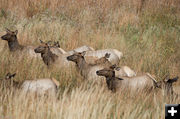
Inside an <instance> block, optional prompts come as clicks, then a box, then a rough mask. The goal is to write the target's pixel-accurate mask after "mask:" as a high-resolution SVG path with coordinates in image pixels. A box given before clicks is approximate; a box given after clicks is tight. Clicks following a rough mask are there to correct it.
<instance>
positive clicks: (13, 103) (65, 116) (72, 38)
mask: <svg viewBox="0 0 180 119" xmlns="http://www.w3.org/2000/svg"><path fill="white" fill-rule="evenodd" d="M6 27H7V28H9V29H11V30H16V29H17V30H18V35H17V37H18V40H19V42H20V43H21V44H23V45H33V46H38V45H39V44H40V42H39V39H41V40H43V41H49V40H52V41H59V42H60V45H61V48H63V49H65V50H66V51H68V50H71V49H74V48H76V47H79V46H82V45H87V46H91V47H93V48H95V49H105V48H115V49H118V50H119V51H121V52H123V54H124V57H123V58H122V59H121V61H120V64H119V66H124V65H127V66H129V67H131V68H132V69H133V70H135V71H136V72H138V73H141V72H149V73H150V74H153V75H154V76H156V79H157V80H158V81H160V80H163V77H164V76H165V75H169V76H170V77H171V78H172V77H175V76H180V50H179V48H180V1H179V0H158V1H157V0H103V1H102V0H0V36H2V35H4V34H5V33H6V32H5V28H6ZM0 55H1V56H0V67H1V68H0V79H1V78H3V77H4V76H5V75H6V74H7V73H8V72H11V73H14V72H16V73H17V76H16V77H15V80H16V81H22V80H29V79H34V78H45V77H54V78H56V79H57V80H58V81H59V82H60V87H59V92H58V99H56V98H53V97H52V98H48V99H47V98H45V97H40V98H34V97H30V96H27V97H24V96H22V95H21V94H20V91H16V93H15V94H14V90H13V89H7V90H4V89H3V88H2V87H0V92H1V93H0V119H41V118H42V119H61V118H62V119H164V116H165V108H164V106H165V104H167V103H180V99H177V98H174V99H172V98H171V97H164V96H163V92H160V93H150V94H144V93H139V94H131V93H129V92H123V91H121V92H118V93H112V92H110V91H108V90H107V89H106V87H102V86H94V85H92V84H91V83H89V82H87V81H84V80H83V79H82V77H81V76H80V75H79V74H78V73H77V71H76V70H74V69H72V70H70V71H64V69H62V70H56V69H52V70H49V69H47V67H46V66H45V65H44V64H43V62H42V60H40V61H39V60H36V59H33V60H31V59H29V58H27V57H24V58H21V59H18V58H17V57H16V56H14V55H13V54H11V53H10V52H9V49H8V45H7V42H5V41H2V40H0ZM178 86H180V81H178V82H177V83H176V84H175V85H174V87H178ZM175 91H176V92H178V91H179V90H175ZM178 93H180V91H179V92H178Z"/></svg>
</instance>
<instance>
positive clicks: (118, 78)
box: [115, 77, 124, 80]
mask: <svg viewBox="0 0 180 119" xmlns="http://www.w3.org/2000/svg"><path fill="white" fill-rule="evenodd" d="M115 79H117V80H124V79H122V78H119V77H115Z"/></svg>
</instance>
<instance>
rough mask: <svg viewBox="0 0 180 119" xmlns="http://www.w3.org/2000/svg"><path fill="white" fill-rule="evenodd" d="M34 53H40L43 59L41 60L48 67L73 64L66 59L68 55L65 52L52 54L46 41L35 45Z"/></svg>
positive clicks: (64, 66)
mask: <svg viewBox="0 0 180 119" xmlns="http://www.w3.org/2000/svg"><path fill="white" fill-rule="evenodd" d="M34 51H35V53H40V54H41V57H42V59H43V62H44V63H45V64H46V65H47V66H48V68H50V67H52V65H53V66H55V67H57V68H62V67H63V68H66V67H67V68H68V67H71V66H74V64H73V63H71V62H68V60H67V59H66V57H67V56H68V55H66V54H58V55H56V54H54V53H53V52H52V51H51V50H50V46H49V45H48V44H47V43H41V45H40V46H39V47H37V48H36V49H34Z"/></svg>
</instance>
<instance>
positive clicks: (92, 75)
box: [67, 52, 103, 81]
mask: <svg viewBox="0 0 180 119" xmlns="http://www.w3.org/2000/svg"><path fill="white" fill-rule="evenodd" d="M85 53H86V52H81V53H78V52H76V53H74V54H73V55H70V56H68V57H67V60H68V61H72V62H74V63H76V66H77V69H78V70H79V72H80V74H81V75H82V76H83V77H84V79H87V80H94V81H95V80H96V79H97V78H99V77H98V76H97V75H96V71H97V70H99V69H102V68H103V66H102V65H93V64H88V63H87V62H86V60H85V58H84V55H85Z"/></svg>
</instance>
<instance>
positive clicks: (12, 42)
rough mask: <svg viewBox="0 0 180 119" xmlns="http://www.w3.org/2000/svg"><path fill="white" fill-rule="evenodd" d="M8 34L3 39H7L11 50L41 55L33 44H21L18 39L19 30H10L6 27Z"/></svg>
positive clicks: (32, 55)
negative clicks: (35, 50) (36, 51)
mask: <svg viewBox="0 0 180 119" xmlns="http://www.w3.org/2000/svg"><path fill="white" fill-rule="evenodd" d="M6 32H7V33H6V34H5V35H3V36H2V37H1V39H2V40H6V41H7V42H8V46H9V50H10V51H11V52H17V51H18V52H21V53H23V54H27V55H28V56H29V57H37V58H40V55H38V54H36V53H35V52H34V48H35V47H33V46H24V45H21V44H19V42H18V39H17V34H18V30H15V31H10V30H9V29H6Z"/></svg>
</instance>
